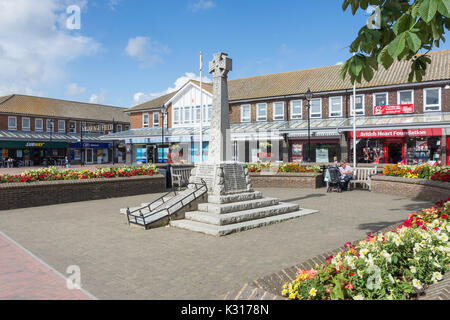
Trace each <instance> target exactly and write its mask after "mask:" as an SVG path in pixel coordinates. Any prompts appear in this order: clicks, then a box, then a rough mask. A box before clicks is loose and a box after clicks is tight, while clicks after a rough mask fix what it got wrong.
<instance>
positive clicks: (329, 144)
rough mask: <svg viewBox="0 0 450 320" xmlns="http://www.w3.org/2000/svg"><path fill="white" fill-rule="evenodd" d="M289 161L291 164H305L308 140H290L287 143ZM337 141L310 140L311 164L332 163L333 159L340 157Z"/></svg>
mask: <svg viewBox="0 0 450 320" xmlns="http://www.w3.org/2000/svg"><path fill="white" fill-rule="evenodd" d="M289 150H290V154H289V159H290V161H292V162H304V161H305V162H306V161H307V159H308V157H309V147H308V140H307V139H306V140H291V141H290V142H289ZM340 150H341V149H340V143H339V139H322V140H317V139H314V140H311V159H310V161H311V162H318V163H326V162H333V159H334V157H337V158H338V160H339V159H340V157H341V151H340Z"/></svg>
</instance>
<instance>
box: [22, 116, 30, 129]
mask: <svg viewBox="0 0 450 320" xmlns="http://www.w3.org/2000/svg"><path fill="white" fill-rule="evenodd" d="M30 125H31V123H30V118H22V130H23V131H30V129H31V128H30Z"/></svg>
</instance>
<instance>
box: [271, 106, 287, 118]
mask: <svg viewBox="0 0 450 320" xmlns="http://www.w3.org/2000/svg"><path fill="white" fill-rule="evenodd" d="M273 120H284V102H274V104H273Z"/></svg>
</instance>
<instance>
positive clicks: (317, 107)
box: [310, 98, 322, 118]
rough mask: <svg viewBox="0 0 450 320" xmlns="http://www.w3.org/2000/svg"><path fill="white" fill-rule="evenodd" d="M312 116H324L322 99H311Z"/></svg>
mask: <svg viewBox="0 0 450 320" xmlns="http://www.w3.org/2000/svg"><path fill="white" fill-rule="evenodd" d="M310 103H311V106H310V117H311V118H322V99H320V98H319V99H311V102H310Z"/></svg>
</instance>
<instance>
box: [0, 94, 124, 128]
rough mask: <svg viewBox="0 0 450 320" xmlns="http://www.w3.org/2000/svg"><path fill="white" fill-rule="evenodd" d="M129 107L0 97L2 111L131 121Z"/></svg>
mask: <svg viewBox="0 0 450 320" xmlns="http://www.w3.org/2000/svg"><path fill="white" fill-rule="evenodd" d="M126 110H127V109H125V108H119V107H112V106H105V105H100V104H92V103H84V102H76V101H67V100H58V99H51V98H43V97H34V96H26V95H20V94H13V95H10V96H6V97H0V112H1V113H15V114H25V115H37V116H48V117H58V118H69V119H86V120H97V121H112V120H113V118H114V120H115V121H117V122H125V123H129V122H130V119H129V116H128V115H127V114H126V113H125V111H126Z"/></svg>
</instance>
